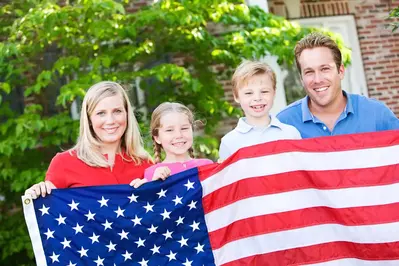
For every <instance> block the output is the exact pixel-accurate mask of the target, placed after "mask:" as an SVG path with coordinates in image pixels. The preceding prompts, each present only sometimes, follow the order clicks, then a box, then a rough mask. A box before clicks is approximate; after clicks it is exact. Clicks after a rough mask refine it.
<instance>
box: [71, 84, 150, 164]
mask: <svg viewBox="0 0 399 266" xmlns="http://www.w3.org/2000/svg"><path fill="white" fill-rule="evenodd" d="M115 95H120V96H121V97H122V99H123V103H124V107H125V111H126V120H127V125H126V130H125V133H124V134H123V136H122V138H121V143H120V150H121V151H122V150H123V151H124V154H125V155H126V156H127V157H128V158H125V157H124V156H122V158H123V159H124V160H126V161H130V160H133V161H134V162H135V163H137V164H141V162H142V160H151V157H150V156H149V154H148V152H147V151H146V150H145V149H144V146H143V139H142V138H141V134H140V130H139V126H138V123H137V120H136V117H135V116H134V114H133V108H132V105H131V103H130V101H129V97H128V96H127V94H126V92H125V90H124V89H123V88H122V86H121V85H119V84H118V83H116V82H112V81H102V82H99V83H97V84H94V85H93V86H91V87H90V89H89V90H88V91H87V93H86V96H85V97H84V99H83V104H82V110H81V114H80V131H79V138H78V141H77V143H76V145H75V147H73V148H72V149H71V151H76V153H77V157H78V158H79V159H80V160H82V161H84V162H85V163H86V164H88V165H90V166H94V167H110V166H111V165H110V164H109V163H108V161H107V159H106V158H105V157H104V156H103V154H102V153H101V150H100V146H101V145H102V144H101V141H100V140H99V139H98V138H97V136H96V134H95V133H94V130H93V128H92V126H91V121H90V116H91V115H92V113H93V111H94V109H95V107H96V106H97V104H98V103H99V102H100V101H101V100H103V99H104V98H107V97H112V96H115Z"/></svg>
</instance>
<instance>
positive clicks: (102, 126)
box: [90, 94, 127, 146]
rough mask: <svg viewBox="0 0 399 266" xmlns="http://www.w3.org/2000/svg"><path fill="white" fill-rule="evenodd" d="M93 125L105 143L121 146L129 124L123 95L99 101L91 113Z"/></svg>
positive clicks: (97, 134) (99, 138) (95, 131)
mask: <svg viewBox="0 0 399 266" xmlns="http://www.w3.org/2000/svg"><path fill="white" fill-rule="evenodd" d="M90 121H91V126H92V128H93V131H94V133H95V135H96V137H97V139H98V140H100V141H101V142H102V143H103V144H104V145H115V146H119V144H120V141H121V138H122V136H123V134H124V133H125V130H126V126H127V113H126V109H125V106H124V102H123V99H122V96H121V95H119V94H118V95H115V96H110V97H106V98H104V99H102V100H101V101H99V102H98V104H97V105H96V107H95V108H94V110H93V112H92V114H91V115H90Z"/></svg>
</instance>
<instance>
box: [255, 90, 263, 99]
mask: <svg viewBox="0 0 399 266" xmlns="http://www.w3.org/2000/svg"><path fill="white" fill-rule="evenodd" d="M254 96H255V101H261V100H262V96H261V92H260V91H258V92H255V95H254Z"/></svg>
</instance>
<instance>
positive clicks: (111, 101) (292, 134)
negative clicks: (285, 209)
mask: <svg viewBox="0 0 399 266" xmlns="http://www.w3.org/2000/svg"><path fill="white" fill-rule="evenodd" d="M294 52H295V62H296V65H297V68H298V71H299V74H300V78H301V81H302V84H303V87H304V89H305V91H306V93H307V96H306V97H305V98H303V99H301V100H299V101H297V102H294V103H292V104H291V105H289V106H287V107H286V108H285V109H284V110H282V111H281V112H280V113H278V114H277V115H276V116H272V115H270V113H269V111H270V109H271V108H272V106H273V101H274V98H275V90H276V76H275V74H274V72H273V70H272V69H271V68H270V67H269V66H268V65H267V64H266V63H263V62H260V61H249V60H245V61H243V62H242V63H241V64H240V65H239V66H238V67H237V69H236V71H235V73H234V75H233V77H232V84H233V95H234V100H235V101H236V102H237V103H238V104H239V105H240V106H241V108H242V110H243V112H244V115H245V116H244V117H242V118H240V119H239V121H238V124H237V126H236V128H234V129H233V130H232V131H231V132H229V133H228V134H227V135H225V136H224V137H223V138H222V140H221V144H220V149H219V157H220V159H219V160H218V163H219V164H221V165H223V164H226V165H228V164H230V163H231V161H234V159H232V158H231V157H232V155H233V154H236V155H237V154H238V153H237V151H240V150H242V148H245V147H251V146H254V145H258V144H262V143H266V142H273V141H277V140H288V142H290V143H291V142H292V143H295V141H289V140H298V139H308V138H317V137H323V136H336V135H345V134H357V133H368V132H377V131H389V130H398V129H399V119H398V118H397V117H396V116H395V115H394V114H393V112H392V111H391V110H390V109H389V108H388V107H386V106H385V105H384V104H383V103H381V102H379V101H377V100H374V99H369V98H367V97H364V96H361V95H356V94H350V93H347V92H345V91H344V90H342V88H341V80H342V79H343V78H344V74H345V68H344V65H343V62H342V56H341V52H340V50H339V48H338V46H337V44H336V43H335V42H334V41H333V40H332V39H331V38H330V37H328V36H327V35H324V34H322V33H311V34H309V35H307V36H305V37H304V38H303V39H302V40H300V41H299V42H298V43H297V45H296V47H295V51H294ZM195 124H196V121H195V118H194V115H193V113H192V112H191V110H190V109H189V108H188V107H186V106H184V105H182V104H180V103H171V102H165V103H162V104H160V105H159V106H158V107H157V108H156V109H155V110H154V112H153V113H152V117H151V123H150V133H151V137H152V141H153V148H154V157H155V159H152V158H151V156H150V155H149V153H148V152H147V151H146V150H145V149H144V145H143V140H142V137H141V135H140V131H139V126H138V123H137V120H136V118H135V117H134V114H133V108H132V106H131V103H130V101H129V98H128V96H127V94H126V92H125V90H124V89H123V88H122V86H120V85H119V84H117V83H115V82H110V81H104V82H100V83H97V84H95V85H93V86H92V87H91V88H90V89H89V90H88V91H87V93H86V95H85V98H84V100H83V104H82V110H81V117H80V131H79V138H78V141H77V143H76V145H75V146H74V147H73V148H72V149H70V150H67V151H64V152H61V153H58V154H57V155H56V156H55V157H54V158H53V159H52V161H51V163H50V166H49V168H48V171H47V173H46V177H45V181H43V182H40V183H38V184H35V185H33V186H32V187H30V188H29V189H27V190H26V192H25V196H27V197H31V198H32V199H38V198H39V197H40V196H41V197H45V196H46V195H48V194H51V192H52V190H54V189H62V188H76V187H86V186H102V185H117V184H129V185H130V186H132V187H134V189H137V188H139V187H141V186H142V185H143V184H144V183H147V182H152V181H156V180H166V179H168V177H169V176H172V175H175V174H178V173H181V172H183V171H185V170H189V169H193V168H196V167H205V168H206V166H207V165H211V164H213V162H212V161H211V160H209V159H205V158H195V157H194V152H193V148H192V146H193V130H194V128H195ZM391 132H395V131H391ZM392 134H393V133H392ZM322 142H323V141H322V139H321V140H319V142H318V143H322ZM162 151H163V152H164V156H162ZM162 157H163V158H164V159H163V160H162V159H161V158H162ZM286 163H287V164H289V162H286ZM215 167H216V168H217V167H218V165H217V164H215ZM265 167H267V166H265ZM205 168H204V169H205ZM201 169H202V168H201ZM396 171H398V170H396ZM172 178H173V177H172ZM200 179H201V177H200ZM201 181H203V180H201ZM159 183H162V182H159ZM189 183H190V182H188V184H189ZM134 189H132V190H134ZM204 193H205V194H206V193H207V192H206V191H205V190H204ZM132 195H133V194H132ZM160 197H161V196H160ZM177 198H178V197H177ZM176 200H177V199H176ZM206 208H207V207H204V209H206ZM190 210H191V208H190ZM118 216H119V215H118ZM136 217H137V216H136ZM265 227H267V224H266V225H265ZM209 230H210V229H209ZM210 233H211V232H210ZM226 234H229V233H228V232H227V233H226ZM47 239H48V238H47ZM198 245H199V246H200V244H198ZM211 245H212V246H213V248H215V244H214V242H212V239H211ZM255 245H256V244H255ZM126 252H127V251H126ZM396 255H397V258H399V250H396ZM215 257H217V255H215ZM99 260H100V258H99ZM143 260H144V259H143ZM55 261H56V260H53V261H52V262H55ZM187 261H189V260H188V259H187ZM187 261H183V262H182V264H183V265H191V264H188V262H187ZM316 261H317V260H316ZM184 263H186V264H184ZM215 263H216V264H223V265H227V264H228V263H224V262H223V259H219V258H215ZM257 263H259V261H258V262H257ZM240 264H243V262H242V261H241V263H238V264H237V265H240ZM246 264H248V265H255V264H256V263H255V261H252V262H251V261H247V262H246ZM303 264H305V263H303ZM397 264H398V265H399V260H398V261H397ZM71 265H73V264H72V263H71ZM78 265H79V264H78ZM97 265H102V264H101V263H97ZM142 265H143V264H142ZM231 265H233V264H231ZM259 265H286V262H276V261H274V262H269V264H268V263H267V262H266V261H263V262H262V261H261V264H259ZM298 265H301V264H298ZM331 265H332V264H331ZM337 265H339V264H337ZM353 265H366V264H353ZM367 265H368V264H367ZM370 265H371V264H370ZM381 265H382V264H381ZM389 265H390V264H389ZM392 265H394V264H392Z"/></svg>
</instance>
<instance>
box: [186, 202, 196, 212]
mask: <svg viewBox="0 0 399 266" xmlns="http://www.w3.org/2000/svg"><path fill="white" fill-rule="evenodd" d="M195 204H197V202H196V201H193V200H192V201H191V203H190V204H188V207H190V210H189V211H191V209H197V207H196V206H195Z"/></svg>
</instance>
